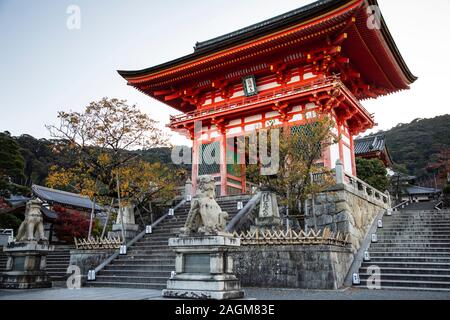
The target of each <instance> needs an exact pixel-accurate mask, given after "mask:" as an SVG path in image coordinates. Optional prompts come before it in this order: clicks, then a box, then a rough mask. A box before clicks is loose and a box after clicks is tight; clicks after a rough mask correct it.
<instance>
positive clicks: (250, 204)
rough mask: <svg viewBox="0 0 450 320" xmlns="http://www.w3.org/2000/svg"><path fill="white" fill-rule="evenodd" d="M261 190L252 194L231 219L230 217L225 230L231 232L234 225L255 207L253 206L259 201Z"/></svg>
mask: <svg viewBox="0 0 450 320" xmlns="http://www.w3.org/2000/svg"><path fill="white" fill-rule="evenodd" d="M261 195H262V193H261V192H258V193H257V194H255V195H254V196H253V198H251V199H250V201H249V202H247V204H246V205H245V206H244V208H242V209H241V210H240V211H239V212H238V213H237V214H236V215H235V216H234V218H233V219H231V221H230V223H228V225H227V229H226V230H227V231H228V232H233V231H235V229H236V227H238V226H239V224H240V222H241V221H243V220H244V219H245V218H246V217H247V216H248V215H249V214H250V213H251V212H252V211H253V209H255V207H256V206H257V205H258V204H259V202H260V201H261Z"/></svg>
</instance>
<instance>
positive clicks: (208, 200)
mask: <svg viewBox="0 0 450 320" xmlns="http://www.w3.org/2000/svg"><path fill="white" fill-rule="evenodd" d="M197 189H198V190H197V195H196V196H195V197H194V198H193V199H192V202H191V210H190V211H189V215H188V217H187V220H186V225H185V226H184V228H182V229H181V235H182V236H189V235H192V234H201V235H218V234H225V233H226V232H225V228H226V223H227V219H228V213H226V212H224V211H222V209H221V208H220V206H219V204H218V203H217V202H216V200H215V199H214V198H215V181H214V178H213V177H211V176H199V177H198V179H197Z"/></svg>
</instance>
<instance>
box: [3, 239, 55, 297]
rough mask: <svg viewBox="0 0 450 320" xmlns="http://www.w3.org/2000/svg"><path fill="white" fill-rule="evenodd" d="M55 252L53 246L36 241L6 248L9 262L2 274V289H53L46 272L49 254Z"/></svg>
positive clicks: (15, 244) (12, 244) (11, 244)
mask: <svg viewBox="0 0 450 320" xmlns="http://www.w3.org/2000/svg"><path fill="white" fill-rule="evenodd" d="M53 250H54V247H53V246H50V245H48V244H47V243H39V242H36V241H30V242H15V243H10V244H8V245H7V246H5V247H4V249H3V252H4V253H5V254H6V255H7V257H8V261H7V263H6V270H5V272H3V273H1V274H0V288H3V289H36V288H51V287H52V282H51V280H50V277H49V276H48V275H47V273H46V271H45V270H46V266H47V254H48V253H49V252H50V251H53Z"/></svg>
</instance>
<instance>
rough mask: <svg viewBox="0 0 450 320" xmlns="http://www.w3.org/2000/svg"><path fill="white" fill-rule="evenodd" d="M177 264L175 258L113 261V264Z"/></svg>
mask: <svg viewBox="0 0 450 320" xmlns="http://www.w3.org/2000/svg"><path fill="white" fill-rule="evenodd" d="M168 264H173V265H175V258H173V259H147V260H131V259H130V260H114V261H113V262H111V264H110V265H111V266H133V265H139V266H141V265H148V266H157V265H168Z"/></svg>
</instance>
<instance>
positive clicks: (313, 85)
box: [169, 75, 372, 126]
mask: <svg viewBox="0 0 450 320" xmlns="http://www.w3.org/2000/svg"><path fill="white" fill-rule="evenodd" d="M329 87H335V88H340V89H342V90H343V91H344V92H345V94H347V95H348V96H351V97H352V98H353V100H354V101H356V103H358V102H357V101H358V100H357V99H356V98H354V96H353V94H352V93H351V92H350V90H348V89H347V88H346V86H345V85H344V84H343V83H342V81H341V80H340V78H339V77H338V76H336V75H335V76H330V77H325V78H320V79H315V80H312V81H311V82H308V83H302V84H292V85H290V86H288V87H284V88H276V89H274V90H272V91H270V92H268V93H265V94H262V95H257V96H254V97H245V98H242V99H241V100H239V101H234V102H227V103H223V104H220V105H218V106H215V107H212V108H209V109H203V110H196V111H192V112H188V113H184V114H181V115H177V116H171V117H170V125H169V126H174V125H176V124H178V123H181V122H184V121H188V120H191V121H192V120H196V119H198V118H201V117H204V116H211V115H213V114H217V113H221V112H226V111H229V110H234V109H240V108H252V107H253V106H256V105H258V104H261V103H266V102H267V103H269V102H271V101H273V100H275V99H279V98H280V96H281V95H283V96H285V97H288V96H293V95H298V94H303V93H307V92H310V91H315V90H319V89H326V88H329ZM358 107H359V108H360V109H361V111H362V112H363V113H364V114H365V115H366V116H367V117H368V118H372V115H371V114H370V113H369V112H368V111H367V110H366V109H365V108H364V107H363V106H362V105H361V104H360V103H358Z"/></svg>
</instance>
